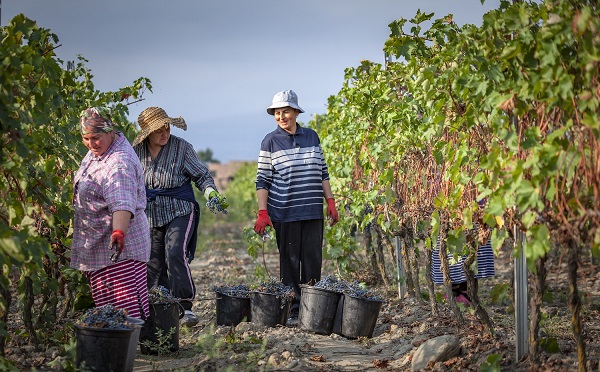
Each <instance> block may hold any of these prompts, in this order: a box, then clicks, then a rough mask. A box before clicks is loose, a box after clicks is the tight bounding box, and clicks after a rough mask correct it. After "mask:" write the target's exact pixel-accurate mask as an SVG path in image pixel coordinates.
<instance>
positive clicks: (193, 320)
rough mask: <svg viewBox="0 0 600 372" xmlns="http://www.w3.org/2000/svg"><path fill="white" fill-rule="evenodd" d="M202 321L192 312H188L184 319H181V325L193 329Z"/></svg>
mask: <svg viewBox="0 0 600 372" xmlns="http://www.w3.org/2000/svg"><path fill="white" fill-rule="evenodd" d="M199 321H200V318H198V317H197V316H196V314H194V312H193V311H191V310H186V311H185V313H184V314H183V318H181V325H182V326H186V327H193V326H195V325H196V324H198V322H199Z"/></svg>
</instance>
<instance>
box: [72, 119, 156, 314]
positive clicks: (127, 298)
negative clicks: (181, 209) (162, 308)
mask: <svg viewBox="0 0 600 372" xmlns="http://www.w3.org/2000/svg"><path fill="white" fill-rule="evenodd" d="M114 125H115V124H114V123H113V122H112V121H111V118H110V115H109V114H108V110H106V109H103V108H100V107H92V108H88V109H86V110H85V111H83V112H82V114H81V117H80V120H79V128H80V131H81V138H82V139H83V143H84V145H85V146H86V147H87V148H88V150H89V151H88V153H87V154H86V155H85V157H84V158H83V160H82V162H81V165H80V167H79V169H78V170H77V172H76V173H75V177H74V180H73V207H74V210H75V215H74V222H73V243H72V252H71V264H70V266H71V267H72V268H75V269H78V270H81V271H84V272H85V273H86V276H88V277H89V279H90V286H91V289H92V297H93V299H94V303H95V305H96V306H98V307H100V306H104V305H106V304H112V305H113V306H115V307H116V308H119V309H124V310H126V311H127V313H128V315H129V316H130V317H134V318H142V319H146V318H147V317H148V316H149V315H150V312H149V308H148V288H147V286H146V262H147V261H148V259H149V257H150V236H149V235H148V229H149V227H148V219H147V217H146V214H145V213H144V210H145V209H146V190H145V187H144V178H143V172H142V166H141V165H140V161H139V159H138V157H137V156H136V154H135V152H134V151H133V148H132V147H131V145H130V144H129V141H127V139H126V138H125V136H124V135H123V134H122V133H121V132H117V131H115V130H114Z"/></svg>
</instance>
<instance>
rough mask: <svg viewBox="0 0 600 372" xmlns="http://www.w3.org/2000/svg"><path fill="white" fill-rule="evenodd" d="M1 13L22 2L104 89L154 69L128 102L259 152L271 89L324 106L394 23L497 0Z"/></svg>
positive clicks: (196, 134)
mask: <svg viewBox="0 0 600 372" xmlns="http://www.w3.org/2000/svg"><path fill="white" fill-rule="evenodd" d="M0 1H1V5H2V7H1V14H0V16H1V19H0V24H1V25H6V24H7V23H8V21H10V20H11V19H12V18H13V17H14V16H15V15H17V14H19V13H23V14H25V15H26V16H27V17H29V18H31V19H33V20H36V21H37V23H38V25H39V26H41V27H44V28H49V29H51V30H52V32H54V33H55V34H56V35H57V36H58V37H59V39H60V44H62V46H61V47H60V48H59V49H58V50H57V51H56V52H57V55H58V57H59V58H61V59H63V60H65V61H70V60H75V59H76V56H77V55H78V54H80V55H82V56H83V57H85V58H86V59H87V60H89V63H88V64H87V66H88V68H90V69H91V70H92V74H93V75H94V84H95V86H96V88H97V89H99V90H101V91H108V90H116V89H118V88H120V87H124V86H127V85H130V84H131V83H132V82H133V81H134V80H135V79H137V78H139V77H147V78H149V79H150V80H151V81H152V85H153V90H154V92H153V93H152V94H147V95H146V97H145V98H146V99H145V100H144V101H142V102H140V103H137V104H133V105H131V106H129V110H130V116H129V117H130V119H131V120H132V121H137V116H138V115H139V113H140V112H141V111H142V110H143V109H145V108H146V107H149V106H160V107H162V108H164V109H165V110H166V111H167V113H168V114H169V115H170V116H182V117H183V118H184V119H185V120H186V122H187V124H188V130H187V131H186V132H183V131H181V130H179V129H177V128H175V129H174V130H173V131H172V133H173V134H175V135H177V136H180V137H183V138H185V139H186V140H188V141H189V142H190V143H192V145H194V147H195V149H196V150H205V149H206V148H210V149H211V150H212V151H213V154H214V158H215V159H217V160H219V161H221V162H227V161H231V160H256V159H257V157H258V150H259V148H260V142H261V140H262V138H263V137H264V135H265V134H266V133H268V132H270V131H271V130H273V129H274V128H275V126H276V123H275V120H274V119H273V117H272V116H270V115H268V114H267V113H266V111H265V110H266V107H267V106H269V105H270V104H271V100H272V98H273V95H274V94H275V93H276V92H278V91H280V90H284V89H292V90H294V91H295V92H296V93H297V94H298V96H299V104H300V106H301V107H302V108H303V109H304V110H305V113H304V114H302V115H300V117H299V120H300V121H301V122H308V121H309V120H310V119H311V117H312V116H313V114H315V113H318V114H322V113H325V112H326V109H327V98H328V97H329V96H331V95H335V94H337V93H338V92H339V90H340V88H341V87H342V83H343V81H344V70H345V69H346V68H348V67H356V66H358V65H359V64H360V61H361V60H365V59H366V60H370V61H374V62H378V63H383V45H384V43H385V41H386V40H387V38H388V36H389V27H388V25H389V24H390V23H391V22H392V21H394V20H397V19H399V18H407V19H410V18H412V17H413V16H414V15H415V14H416V12H417V9H421V11H423V12H433V13H435V17H434V18H441V17H443V16H445V15H447V14H453V15H454V20H455V22H457V23H458V24H459V25H463V24H465V23H472V24H476V25H480V24H481V23H482V16H483V14H484V13H486V12H487V11H489V10H490V9H494V8H497V7H498V6H499V3H500V0H486V2H485V4H484V5H482V4H481V1H480V0H430V1H429V0H425V1H415V0H296V1H293V0H212V1H207V0H181V1H176V0H175V1H157V0H119V1H115V0H102V1H101V0H96V1H93V0H0Z"/></svg>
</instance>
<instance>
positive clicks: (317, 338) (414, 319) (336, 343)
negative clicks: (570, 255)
mask: <svg viewBox="0 0 600 372" xmlns="http://www.w3.org/2000/svg"><path fill="white" fill-rule="evenodd" d="M229 230H235V231H236V233H235V234H233V233H230V232H226V231H225V232H224V231H217V232H216V233H214V234H212V235H214V236H221V237H222V238H221V239H220V240H209V241H208V242H207V246H206V249H204V250H203V252H198V253H197V257H196V259H195V260H194V261H193V263H192V269H193V275H194V278H195V283H196V286H197V290H198V291H197V292H198V294H197V298H196V301H195V304H194V310H195V311H196V314H198V315H199V316H200V319H201V321H200V323H199V324H198V325H196V326H194V327H191V328H181V329H180V333H179V346H180V347H179V350H178V351H176V352H173V353H164V354H161V355H143V354H141V353H140V352H139V350H138V353H137V355H136V360H135V367H134V370H135V371H174V370H175V371H379V370H381V371H411V370H413V359H417V360H418V355H419V346H420V345H422V344H424V343H429V342H431V340H433V339H436V337H439V336H447V337H448V338H449V339H452V338H455V340H456V343H455V344H454V346H455V348H454V349H455V350H457V351H458V354H457V355H455V356H453V357H451V358H449V359H447V360H445V361H444V362H438V363H430V364H429V365H428V366H426V367H425V368H424V369H422V370H426V371H481V370H485V371H497V370H501V371H514V372H519V371H536V372H537V371H576V370H578V366H577V363H576V361H577V348H576V344H575V340H574V338H573V336H572V333H571V314H570V311H569V309H568V306H567V300H568V293H569V286H568V282H567V278H566V273H567V270H566V262H565V261H564V260H561V257H560V256H558V255H557V254H554V255H552V256H551V257H549V260H548V262H547V270H548V278H547V284H548V287H549V288H548V293H547V295H546V296H545V302H544V305H543V307H542V312H543V314H544V320H543V322H542V324H541V326H540V335H541V336H542V337H545V338H546V339H547V340H550V341H551V342H548V343H547V344H548V345H549V348H548V351H543V352H542V354H541V356H540V361H539V362H536V363H532V362H531V361H530V360H529V359H527V358H523V359H522V360H515V359H516V357H515V355H516V353H515V330H514V313H513V306H512V305H511V302H510V299H509V296H506V295H505V296H504V297H502V296H500V298H499V299H498V300H496V301H492V299H494V298H496V297H497V294H496V289H498V288H499V287H501V286H509V285H510V282H511V277H512V270H513V265H512V258H511V256H510V249H507V250H506V251H503V252H500V255H499V256H498V257H497V259H496V264H495V267H496V272H497V274H496V276H495V277H493V278H488V279H484V280H481V281H480V283H479V294H480V298H481V301H482V303H483V306H484V307H485V309H486V310H487V313H488V314H489V317H490V319H491V321H492V323H493V328H494V334H493V335H492V334H490V332H489V331H488V329H487V328H486V327H485V326H484V325H483V323H482V322H481V321H480V320H478V318H477V317H476V316H475V314H474V311H473V309H472V308H463V309H462V310H461V311H462V314H463V315H464V318H465V323H464V324H462V325H461V324H458V323H457V321H456V319H455V316H454V314H453V313H452V311H451V310H450V308H449V306H448V305H447V304H445V303H444V301H443V300H442V299H441V296H438V298H439V303H438V305H439V309H440V314H439V315H437V316H432V315H431V310H430V308H429V306H428V305H427V304H425V303H421V302H420V301H417V300H416V299H414V298H411V297H409V296H405V297H404V298H403V299H399V298H398V291H397V289H396V288H383V287H382V286H379V285H377V284H375V283H372V282H369V281H368V278H372V277H373V275H370V273H369V271H368V270H367V269H366V265H365V270H363V271H362V272H360V273H357V274H356V275H357V276H356V277H349V278H344V279H346V280H349V281H350V280H354V279H356V278H359V279H361V280H366V281H367V285H368V287H369V288H370V289H375V290H377V291H378V292H379V293H381V294H382V295H384V297H385V298H386V301H385V302H384V304H383V306H382V308H381V311H380V313H379V316H378V318H377V323H376V326H375V329H374V332H373V337H372V338H366V337H361V338H358V339H349V338H346V337H343V336H340V335H337V334H335V333H334V334H332V335H319V334H315V333H313V332H309V331H305V330H302V329H300V327H298V326H297V325H296V326H294V325H291V324H290V325H288V326H277V327H273V328H269V327H262V326H258V325H256V324H254V323H251V322H243V323H240V324H239V325H238V326H236V327H227V326H217V325H216V310H215V305H216V300H215V297H216V294H215V293H214V292H212V290H211V288H212V287H213V286H222V285H231V284H240V283H248V284H250V283H256V282H257V278H256V276H255V274H254V273H255V268H256V267H257V265H266V267H267V268H268V271H269V272H270V273H272V274H274V275H278V273H279V269H278V255H277V252H276V249H273V250H271V251H267V252H265V257H264V264H263V258H262V256H261V257H259V259H258V260H257V261H254V260H252V259H251V258H250V257H249V255H248V253H247V252H246V244H245V243H244V242H242V241H241V240H240V239H239V235H240V234H239V231H241V228H240V227H239V226H238V227H234V228H230V229H229ZM421 267H422V268H424V267H425V265H424V262H423V263H422V265H421ZM423 272H424V270H421V276H422V275H423ZM335 273H336V271H335V269H334V267H333V265H332V263H331V262H327V261H325V262H324V269H323V275H324V276H325V275H333V274H335ZM579 278H580V280H579V283H578V286H579V290H580V294H581V299H582V302H583V307H582V315H583V317H584V336H585V341H586V343H587V348H586V353H587V359H588V365H587V366H586V370H587V371H598V370H599V366H598V359H599V358H600V341H599V337H600V297H599V295H600V265H599V264H598V262H596V263H595V264H593V261H592V259H591V258H590V257H589V256H584V257H582V262H581V268H580V270H579ZM530 282H531V278H530ZM421 283H424V281H423V280H422V279H421ZM422 288H424V285H423V286H422ZM436 292H438V293H441V292H442V288H441V287H439V286H438V287H436ZM509 293H510V292H509ZM14 303H16V302H14ZM13 306H14V304H13ZM20 316H21V315H20V313H19V312H18V311H17V310H15V311H14V312H13V311H11V315H10V321H9V323H8V324H7V326H8V329H9V332H10V335H11V338H10V340H9V342H8V343H7V345H6V347H5V352H6V356H7V358H8V359H9V360H11V361H12V362H13V363H15V364H16V365H17V367H18V369H19V370H38V371H49V370H53V371H59V370H60V371H62V370H65V366H68V365H69V359H68V358H69V357H67V356H65V355H64V350H63V349H61V348H60V347H58V346H53V347H51V348H48V349H46V350H40V349H39V348H35V347H33V346H31V345H30V344H29V343H28V342H27V337H26V334H25V333H23V330H22V320H20ZM57 329H58V327H57ZM438 340H439V339H438ZM554 340H555V341H556V342H553V341H554ZM73 346H74V345H71V346H68V345H67V347H73ZM451 349H452V348H451ZM553 349H554V350H553ZM494 359H495V360H497V362H493V360H494ZM494 363H497V364H496V365H497V366H498V368H495V369H494V368H486V366H489V365H494ZM0 369H2V366H0ZM71 370H72V369H71ZM580 370H581V369H580Z"/></svg>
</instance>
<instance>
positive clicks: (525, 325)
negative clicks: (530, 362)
mask: <svg viewBox="0 0 600 372" xmlns="http://www.w3.org/2000/svg"><path fill="white" fill-rule="evenodd" d="M514 236H515V241H514V244H515V248H516V249H515V250H516V252H517V256H516V257H515V260H514V268H515V335H516V345H515V351H516V357H517V361H519V360H521V358H523V356H525V355H526V354H527V353H528V352H529V344H528V342H527V335H528V333H529V319H528V316H527V258H526V257H525V252H524V249H523V246H524V244H525V234H523V232H522V231H520V230H518V229H517V227H516V226H515V229H514Z"/></svg>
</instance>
